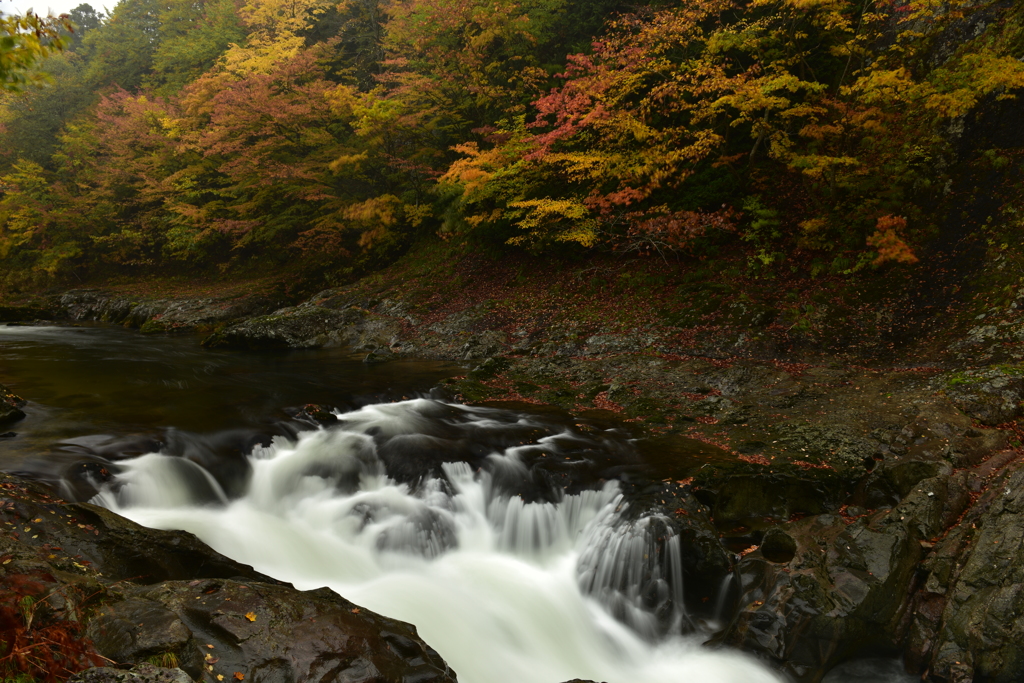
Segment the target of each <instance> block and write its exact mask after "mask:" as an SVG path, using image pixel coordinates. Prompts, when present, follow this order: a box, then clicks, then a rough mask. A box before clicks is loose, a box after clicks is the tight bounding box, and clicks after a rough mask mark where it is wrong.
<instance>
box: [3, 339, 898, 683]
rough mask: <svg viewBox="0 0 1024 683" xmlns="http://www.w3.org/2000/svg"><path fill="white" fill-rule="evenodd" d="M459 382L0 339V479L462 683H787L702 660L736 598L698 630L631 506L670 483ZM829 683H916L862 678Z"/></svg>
mask: <svg viewBox="0 0 1024 683" xmlns="http://www.w3.org/2000/svg"><path fill="white" fill-rule="evenodd" d="M464 371H465V369H464V368H461V367H459V366H457V365H453V364H449V363H440V362H412V361H393V362H390V363H386V364H381V365H367V364H364V363H363V362H361V360H360V358H359V357H358V356H352V355H351V354H350V353H347V352H345V351H344V350H340V349H326V350H318V351H290V352H273V353H269V352H268V353H248V352H245V353H243V352H217V351H208V350H203V349H201V348H200V347H199V346H198V344H197V342H196V340H195V339H194V338H192V337H165V336H143V335H140V334H139V333H136V332H131V331H128V330H124V329H120V328H111V327H101V326H96V327H74V328H64V327H39V326H6V327H4V326H0V382H2V383H4V384H6V385H7V386H8V387H9V388H11V389H12V390H13V391H15V392H16V393H18V394H21V395H22V396H24V397H25V398H27V399H29V404H28V405H27V406H26V407H25V409H24V410H25V412H26V413H27V418H26V419H25V420H23V421H21V422H19V423H17V424H15V425H13V426H11V427H9V428H8V429H10V430H11V431H12V432H13V433H14V435H13V436H5V437H3V438H0V469H3V470H5V471H11V472H17V473H22V474H26V475H29V476H32V477H35V478H38V479H42V480H46V481H48V482H49V483H51V485H54V486H56V487H63V493H64V495H66V496H67V497H69V498H78V499H81V500H89V501H90V502H93V503H97V504H100V505H103V506H105V507H108V508H110V509H112V510H115V511H117V512H118V513H120V514H122V515H124V516H126V517H128V518H130V519H133V520H135V521H137V522H139V523H141V524H143V525H146V526H152V527H157V528H164V529H184V530H187V531H190V532H192V533H194V534H196V535H197V536H199V537H200V538H201V539H202V540H204V541H205V542H206V543H208V544H209V545H211V546H212V547H214V548H215V549H217V550H218V551H220V552H222V553H224V554H225V555H228V556H229V557H232V558H234V559H237V560H239V561H242V562H245V563H248V564H251V565H252V566H254V567H255V568H256V569H257V570H259V571H261V572H264V573H266V574H268V575H271V576H274V577H276V578H279V579H281V580H285V581H289V582H291V583H293V584H295V586H296V587H298V588H300V589H312V588H317V587H320V586H325V585H326V586H329V587H331V588H333V589H334V590H336V591H337V592H338V593H339V594H341V595H343V596H344V597H346V598H348V599H350V600H352V601H354V602H356V603H357V604H360V605H363V606H365V607H366V608H369V609H372V610H374V611H377V612H380V613H382V614H385V615H388V616H391V617H395V618H398V619H402V620H405V621H408V622H410V623H413V624H415V625H416V626H417V627H418V629H419V632H420V634H421V635H422V636H423V638H424V639H425V640H426V641H427V642H428V643H430V644H431V645H432V646H433V647H434V648H436V649H437V650H438V651H439V652H440V653H441V655H442V656H443V657H444V658H445V660H446V661H448V663H449V664H450V665H451V666H452V668H454V669H455V671H456V672H457V673H458V675H459V680H460V681H464V682H465V683H506V682H507V683H513V682H520V681H531V682H536V683H560V682H562V681H567V680H570V679H574V678H583V679H592V680H595V681H605V682H606V683H648V682H649V683H656V682H657V683H667V682H669V681H689V680H700V681H715V682H721V683H732V682H735V683H741V682H742V683H760V682H762V681H763V682H765V683H771V682H775V681H781V680H782V679H781V678H779V676H778V675H777V674H775V673H773V672H772V671H770V670H769V669H768V668H767V667H765V666H764V665H763V664H762V663H760V662H758V661H756V660H754V659H753V658H750V657H748V656H746V655H744V654H743V653H741V652H736V651H730V650H726V649H712V648H708V647H705V646H703V645H702V643H703V642H704V641H705V640H707V639H708V638H709V637H710V636H712V635H713V634H714V633H715V631H716V630H718V629H719V628H721V627H722V625H723V623H724V622H726V621H727V620H728V619H729V617H730V615H729V605H728V601H727V600H725V599H724V597H725V595H726V594H727V591H728V585H729V584H728V582H729V579H728V577H726V580H725V583H724V584H723V589H724V590H723V594H722V596H721V597H722V598H723V599H720V600H716V601H714V602H715V603H716V604H714V605H710V606H708V608H707V609H705V610H703V611H702V612H701V613H699V614H698V613H696V612H694V611H693V610H690V609H687V606H686V600H685V599H684V597H683V593H684V591H686V586H685V585H684V582H683V578H682V577H683V565H684V564H685V563H686V557H685V553H686V547H685V545H684V544H682V543H681V541H680V539H679V538H678V537H677V536H675V535H673V532H672V531H671V527H670V526H667V525H666V524H665V521H664V520H663V519H659V517H658V515H657V514H646V513H645V514H631V511H630V508H629V500H628V497H627V496H626V495H625V490H626V489H627V488H628V487H629V486H634V487H635V486H636V483H637V482H638V481H641V480H643V478H644V477H645V476H651V473H652V472H654V471H659V473H660V471H661V470H662V469H663V468H664V463H659V464H657V466H656V467H657V469H656V470H655V469H653V468H654V466H653V465H651V464H650V463H648V462H645V458H644V455H643V452H644V449H643V448H638V447H637V444H636V442H635V440H634V438H633V436H632V434H631V433H630V432H629V431H627V430H625V429H622V428H621V426H617V425H615V424H608V423H604V422H599V421H593V420H583V419H579V418H573V417H572V416H568V415H555V414H552V413H550V412H543V411H540V412H531V411H526V410H525V409H520V408H518V407H517V409H516V410H510V409H501V408H494V407H466V406H460V405H457V404H452V403H449V402H446V401H443V400H440V399H439V398H437V397H431V396H430V395H429V390H430V388H431V387H432V386H433V385H435V384H436V383H437V382H438V381H439V380H441V379H443V378H445V377H449V376H452V375H456V374H460V373H463V372H464ZM310 404H315V408H306V406H309V405H310ZM314 418H315V419H314ZM101 471H102V472H103V475H102V476H100V475H98V474H97V472H101ZM635 512H636V511H635V510H634V511H633V513H635ZM825 680H826V681H827V682H828V683H867V682H868V681H873V682H877V683H883V682H884V683H897V682H902V681H909V680H910V679H909V678H907V677H905V676H904V675H903V674H902V673H901V672H900V670H899V666H898V663H896V662H893V661H891V660H877V661H874V660H866V661H865V660H862V661H859V662H854V663H849V664H846V665H843V666H842V667H840V668H839V669H837V670H834V671H832V672H831V673H829V674H828V675H827V676H826V678H825Z"/></svg>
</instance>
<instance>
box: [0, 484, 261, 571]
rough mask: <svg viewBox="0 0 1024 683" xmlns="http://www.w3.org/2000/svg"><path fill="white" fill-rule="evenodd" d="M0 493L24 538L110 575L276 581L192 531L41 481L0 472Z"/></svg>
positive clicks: (6, 515) (8, 515)
mask: <svg viewBox="0 0 1024 683" xmlns="http://www.w3.org/2000/svg"><path fill="white" fill-rule="evenodd" d="M0 495H2V496H3V497H4V498H5V499H6V501H7V503H6V506H5V508H4V509H3V511H2V513H0V514H2V516H3V517H4V518H5V519H6V520H7V521H9V522H11V525H12V526H15V527H19V526H20V527H22V528H24V527H27V528H28V529H30V530H31V532H29V531H24V532H23V536H22V537H21V541H22V542H23V543H25V544H26V545H29V546H33V547H43V546H54V547H60V548H63V550H64V552H66V553H67V554H69V555H72V556H76V557H79V558H80V560H79V561H83V563H84V562H87V563H89V564H90V565H93V566H97V567H102V572H103V574H104V576H106V577H108V578H110V579H114V580H131V581H135V582H140V583H154V582H157V581H164V580H172V579H173V580H185V579H195V578H199V577H212V578H220V577H224V578H227V577H246V578H250V579H255V580H260V581H266V582H273V581H274V580H273V579H271V578H270V577H267V576H264V575H263V574H260V573H259V572H257V571H255V570H254V569H253V568H252V567H250V566H248V565H244V564H242V563H240V562H235V561H234V560H231V559H229V558H227V557H225V556H223V555H221V554H220V553H218V552H216V551H214V550H213V549H211V548H210V547H209V546H207V545H206V544H205V543H203V542H202V541H200V540H199V539H198V538H196V537H195V536H193V535H192V534H190V533H187V532H184V531H161V530H159V529H147V528H146V527H143V526H139V525H138V524H136V523H135V522H132V521H130V520H128V519H125V518H124V517H121V516H120V515H117V514H115V513H113V512H110V511H109V510H107V509H105V508H101V507H98V506H95V505H90V504H88V503H66V502H64V501H62V500H60V499H58V498H56V497H54V496H53V495H52V493H51V492H50V491H49V490H48V489H46V488H45V487H43V486H42V485H41V484H36V483H33V482H29V481H26V480H24V479H20V478H18V477H15V476H13V475H9V474H0ZM34 520H38V521H34Z"/></svg>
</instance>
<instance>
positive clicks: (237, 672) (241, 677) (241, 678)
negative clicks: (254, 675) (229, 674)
mask: <svg viewBox="0 0 1024 683" xmlns="http://www.w3.org/2000/svg"><path fill="white" fill-rule="evenodd" d="M235 678H236V679H238V680H240V681H241V680H245V676H244V675H243V674H242V672H241V671H236V672H235Z"/></svg>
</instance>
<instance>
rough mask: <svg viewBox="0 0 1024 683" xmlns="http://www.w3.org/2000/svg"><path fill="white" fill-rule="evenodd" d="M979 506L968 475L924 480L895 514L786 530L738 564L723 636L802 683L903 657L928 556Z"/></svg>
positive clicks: (816, 520)
mask: <svg viewBox="0 0 1024 683" xmlns="http://www.w3.org/2000/svg"><path fill="white" fill-rule="evenodd" d="M968 501H969V497H968V491H967V486H966V475H964V474H963V473H959V474H956V475H953V474H951V472H950V471H949V469H948V465H947V470H946V471H945V472H943V473H942V475H941V476H935V477H932V478H929V479H925V480H923V481H919V482H917V483H916V485H915V486H914V488H913V489H912V490H911V491H909V492H908V494H907V495H906V496H905V497H904V498H903V500H902V501H901V502H900V503H899V504H898V505H897V506H895V507H893V508H892V509H890V510H881V511H878V512H876V513H873V514H864V513H863V511H860V512H861V514H858V515H857V516H851V515H849V514H846V515H837V514H823V515H816V516H814V517H808V518H804V519H801V520H798V521H794V522H790V523H786V524H782V525H779V526H777V527H775V528H774V529H772V530H771V531H770V532H768V533H766V534H765V536H764V539H763V540H762V542H761V544H760V546H759V547H758V548H757V549H756V550H753V551H752V552H750V553H748V554H747V555H746V556H745V557H744V558H743V560H742V561H741V562H740V564H739V566H738V570H737V573H738V576H739V577H740V582H741V598H740V610H739V613H738V615H737V617H736V619H735V620H734V622H733V623H732V624H731V626H730V627H729V628H728V629H727V631H726V632H725V634H724V635H723V636H722V638H721V639H722V640H723V641H724V642H726V643H729V644H732V645H736V646H739V647H742V648H743V649H746V650H748V651H752V652H755V653H758V654H761V655H763V656H765V657H767V658H769V659H770V660H774V661H775V662H777V663H778V665H779V666H780V667H781V668H782V669H783V670H785V671H786V672H787V673H789V674H790V675H791V676H792V677H793V678H794V679H796V680H799V681H817V680H820V677H821V675H822V674H823V672H825V671H828V670H829V669H830V668H832V667H833V666H835V665H836V664H838V663H840V662H842V661H844V660H846V659H849V658H851V657H855V656H858V655H863V654H866V653H874V652H886V651H896V650H897V649H898V648H899V645H900V642H901V639H902V633H903V629H904V622H903V617H904V615H905V613H906V611H907V606H908V604H909V594H908V590H907V588H908V586H910V585H912V580H913V578H914V575H915V571H916V567H917V564H918V562H919V561H920V559H921V557H922V555H923V552H924V551H923V550H922V544H925V545H927V544H929V543H930V542H931V540H930V539H932V538H934V537H935V536H936V535H937V534H939V533H940V532H941V531H942V530H943V529H946V528H947V527H948V526H950V525H951V524H953V523H954V522H955V521H956V519H957V517H958V516H959V515H960V514H961V513H962V512H963V510H964V509H965V508H966V506H967V503H968Z"/></svg>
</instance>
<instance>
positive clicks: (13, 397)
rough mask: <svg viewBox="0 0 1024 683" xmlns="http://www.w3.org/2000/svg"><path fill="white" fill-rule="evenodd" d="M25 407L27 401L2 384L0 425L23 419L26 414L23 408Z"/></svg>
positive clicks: (0, 390) (0, 392) (0, 387)
mask: <svg viewBox="0 0 1024 683" xmlns="http://www.w3.org/2000/svg"><path fill="white" fill-rule="evenodd" d="M24 405H25V399H23V398H22V397H20V396H18V395H17V394H15V393H14V392H12V391H11V390H10V389H8V388H7V387H5V386H4V385H3V384H0V425H3V424H7V423H10V422H17V421H18V420H21V419H23V418H24V417H25V412H24V411H23V410H22V409H21V408H22V406H24Z"/></svg>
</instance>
